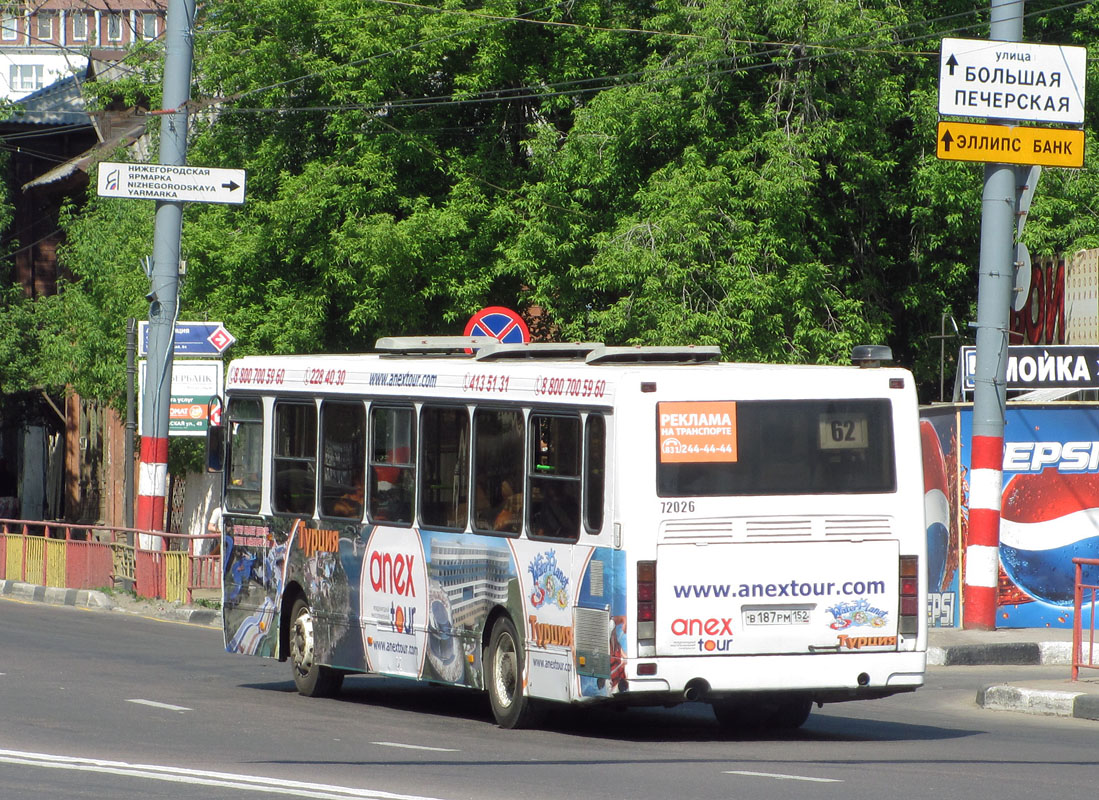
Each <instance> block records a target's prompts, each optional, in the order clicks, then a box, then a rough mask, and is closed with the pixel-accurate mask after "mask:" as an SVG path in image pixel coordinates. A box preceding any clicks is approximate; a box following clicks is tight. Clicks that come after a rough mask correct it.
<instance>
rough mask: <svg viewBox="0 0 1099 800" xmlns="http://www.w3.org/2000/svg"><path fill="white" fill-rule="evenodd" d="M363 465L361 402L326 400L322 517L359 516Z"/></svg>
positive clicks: (364, 414) (363, 421)
mask: <svg viewBox="0 0 1099 800" xmlns="http://www.w3.org/2000/svg"><path fill="white" fill-rule="evenodd" d="M365 463H366V411H365V409H364V408H363V405H362V403H346V402H335V401H325V403H324V404H323V405H322V406H321V514H323V515H324V516H328V517H345V518H347V519H358V518H360V517H362V513H363V471H364V465H365Z"/></svg>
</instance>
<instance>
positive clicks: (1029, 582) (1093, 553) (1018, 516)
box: [1000, 467, 1099, 605]
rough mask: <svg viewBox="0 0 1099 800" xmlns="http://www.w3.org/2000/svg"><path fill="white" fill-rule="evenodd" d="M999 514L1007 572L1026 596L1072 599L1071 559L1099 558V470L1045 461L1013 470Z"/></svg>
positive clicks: (1089, 578) (1060, 600)
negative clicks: (1039, 466)
mask: <svg viewBox="0 0 1099 800" xmlns="http://www.w3.org/2000/svg"><path fill="white" fill-rule="evenodd" d="M1000 518H1001V519H1000V560H1001V563H1002V564H1003V567H1004V572H1006V573H1007V576H1008V577H1009V578H1010V579H1011V580H1012V581H1014V583H1015V585H1016V586H1018V587H1019V588H1020V589H1022V590H1023V591H1024V592H1026V593H1027V594H1029V595H1030V596H1031V597H1034V598H1037V599H1039V600H1045V601H1046V602H1049V603H1054V604H1057V605H1072V600H1073V583H1074V581H1075V567H1074V566H1073V563H1072V559H1073V558H1099V474H1096V473H1076V474H1066V473H1063V472H1059V471H1058V470H1057V469H1056V468H1055V467H1049V468H1047V469H1045V470H1043V471H1042V472H1040V473H1021V474H1018V475H1015V476H1014V477H1012V478H1011V480H1010V481H1008V483H1007V485H1006V486H1005V487H1004V493H1003V498H1002V505H1001V511H1000ZM1093 570H1094V568H1089V569H1087V570H1085V572H1091V571H1093ZM1095 577H1096V576H1095V575H1090V576H1089V575H1085V580H1086V581H1089V582H1093V579H1094V578H1095Z"/></svg>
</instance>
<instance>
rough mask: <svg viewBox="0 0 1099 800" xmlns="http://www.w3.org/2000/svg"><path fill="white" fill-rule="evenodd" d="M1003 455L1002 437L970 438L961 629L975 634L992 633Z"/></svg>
mask: <svg viewBox="0 0 1099 800" xmlns="http://www.w3.org/2000/svg"><path fill="white" fill-rule="evenodd" d="M1003 452H1004V439H1003V436H977V435H974V436H973V456H972V460H971V470H970V473H969V540H968V542H967V544H966V548H965V589H964V592H965V594H964V612H963V615H962V625H963V627H966V628H972V629H976V630H986V631H991V630H995V629H996V590H997V585H998V584H999V580H1000V498H1001V489H1002V485H1003Z"/></svg>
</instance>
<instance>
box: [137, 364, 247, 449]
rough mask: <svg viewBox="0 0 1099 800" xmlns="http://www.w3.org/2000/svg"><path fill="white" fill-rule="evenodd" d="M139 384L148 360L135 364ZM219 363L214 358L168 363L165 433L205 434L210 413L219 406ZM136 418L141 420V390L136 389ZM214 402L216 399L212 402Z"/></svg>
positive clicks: (222, 371) (222, 377)
mask: <svg viewBox="0 0 1099 800" xmlns="http://www.w3.org/2000/svg"><path fill="white" fill-rule="evenodd" d="M138 367H139V370H138V375H139V380H140V384H139V385H140V386H141V387H144V386H145V371H146V369H147V368H148V362H147V361H146V360H145V359H142V360H141V361H140V362H139V364H138ZM224 384H225V369H224V365H223V362H222V361H220V360H214V359H187V360H176V361H174V362H173V364H172V397H171V401H170V402H171V405H170V407H169V417H168V435H169V436H205V435H206V429H207V428H209V427H210V412H211V411H216V410H217V409H218V408H219V407H220V397H221V394H222V392H223V391H224V388H225V387H224ZM138 399H139V405H140V406H141V407H139V409H138V419H143V418H144V417H143V416H142V413H143V412H142V408H143V407H144V402H145V391H144V389H143V388H142V389H140V390H139V391H138ZM215 401H216V402H215Z"/></svg>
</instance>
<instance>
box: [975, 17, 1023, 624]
mask: <svg viewBox="0 0 1099 800" xmlns="http://www.w3.org/2000/svg"><path fill="white" fill-rule="evenodd" d="M1022 36H1023V0H992V24H991V27H990V29H989V38H990V39H995V40H999V41H1009V42H1018V41H1021V40H1022ZM1015 207H1016V180H1015V169H1014V167H1012V166H1009V165H1007V164H987V165H986V166H985V178H984V194H983V197H982V200H981V263H980V280H979V283H978V287H977V369H976V372H975V375H974V386H973V442H972V448H971V451H970V458H971V470H970V476H969V541H968V543H967V545H966V551H965V586H964V592H963V601H964V606H963V608H964V610H963V616H962V624H963V626H964V627H966V628H974V629H978V630H995V629H996V592H997V586H998V583H999V574H1000V570H999V568H1000V496H1001V491H1002V487H1003V449H1004V416H1005V410H1006V403H1007V389H1006V373H1007V346H1008V329H1009V314H1010V310H1011V305H1012V293H1013V290H1014V287H1015V266H1014V264H1015V246H1014V239H1015Z"/></svg>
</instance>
